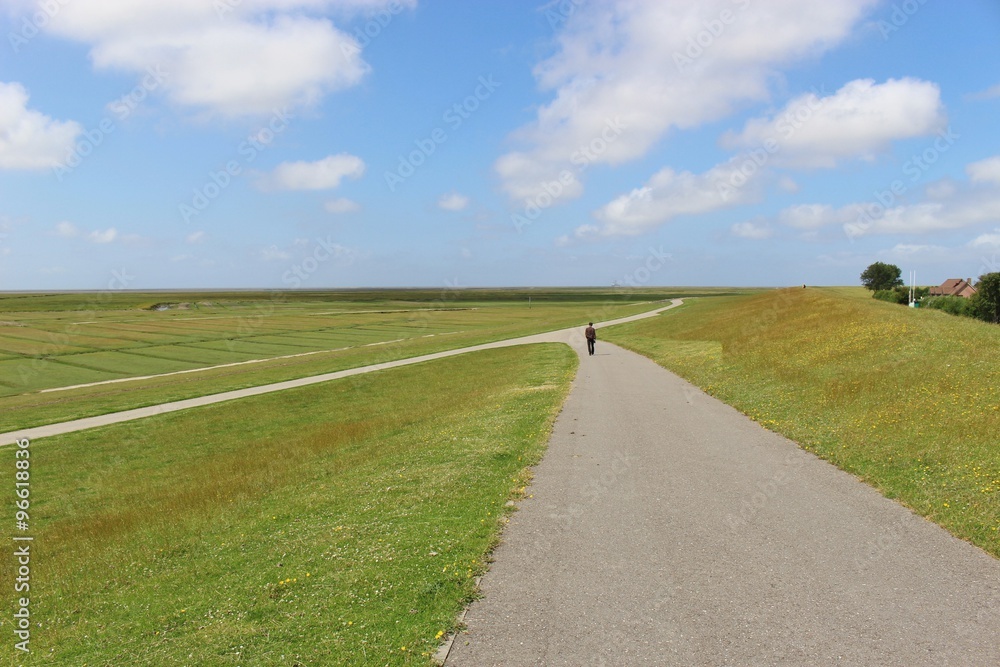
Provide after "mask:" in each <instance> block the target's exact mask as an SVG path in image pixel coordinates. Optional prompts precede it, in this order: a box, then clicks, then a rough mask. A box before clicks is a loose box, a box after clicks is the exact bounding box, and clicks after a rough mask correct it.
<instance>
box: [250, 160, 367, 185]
mask: <svg viewBox="0 0 1000 667" xmlns="http://www.w3.org/2000/svg"><path fill="white" fill-rule="evenodd" d="M364 173H365V163H364V161H363V160H362V159H361V158H359V157H357V156H356V155H348V154H347V153H339V154H337V155H330V156H328V157H325V158H323V159H322V160H317V161H316V162H305V161H298V162H282V163H281V164H279V165H278V166H277V167H275V169H274V171H272V172H271V173H270V174H268V175H267V176H265V177H264V178H262V179H260V181H258V186H259V187H260V188H261V189H264V190H330V189H333V188H336V187H338V186H339V185H340V182H341V181H342V180H343V179H344V178H360V177H361V176H362V175H363V174H364Z"/></svg>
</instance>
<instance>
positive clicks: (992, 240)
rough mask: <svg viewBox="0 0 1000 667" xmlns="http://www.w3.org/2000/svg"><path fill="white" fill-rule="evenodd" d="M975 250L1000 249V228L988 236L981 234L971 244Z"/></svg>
mask: <svg viewBox="0 0 1000 667" xmlns="http://www.w3.org/2000/svg"><path fill="white" fill-rule="evenodd" d="M969 245H970V246H972V247H973V248H985V249H994V248H1000V227H998V228H996V229H994V230H993V231H992V232H990V233H987V234H980V235H979V236H977V237H976V238H974V239H972V241H970V242H969Z"/></svg>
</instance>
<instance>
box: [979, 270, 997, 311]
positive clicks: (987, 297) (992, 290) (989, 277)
mask: <svg viewBox="0 0 1000 667" xmlns="http://www.w3.org/2000/svg"><path fill="white" fill-rule="evenodd" d="M973 298H974V299H975V302H976V311H977V312H976V314H977V315H978V316H979V317H980V318H981V319H984V320H986V321H987V322H994V323H1000V272H998V271H994V272H993V273H985V274H983V275H981V276H979V282H977V283H976V294H975V296H974V297H973Z"/></svg>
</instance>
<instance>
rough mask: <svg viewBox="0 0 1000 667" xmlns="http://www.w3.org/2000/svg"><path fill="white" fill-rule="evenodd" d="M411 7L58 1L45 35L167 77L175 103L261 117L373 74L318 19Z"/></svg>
mask: <svg viewBox="0 0 1000 667" xmlns="http://www.w3.org/2000/svg"><path fill="white" fill-rule="evenodd" d="M44 2H45V0H38V2H37V3H35V4H36V9H35V10H36V11H37V10H38V9H37V7H40V6H41V5H42V4H44ZM415 4H416V0H404V1H403V2H402V4H400V3H396V2H395V1H394V0H382V1H381V2H379V1H378V0H361V1H358V0H355V1H349V2H337V1H336V0H246V1H243V2H207V1H206V0H141V1H140V0H73V2H67V3H60V9H59V11H58V12H56V13H55V15H54V16H53V18H52V19H51V21H49V23H48V25H47V26H46V30H48V31H49V32H51V33H52V34H55V35H58V36H62V37H66V38H69V39H72V40H75V41H79V42H82V43H84V44H87V45H88V46H90V49H91V50H90V56H91V60H92V62H93V63H94V65H95V67H97V68H99V69H117V70H125V71H131V72H135V73H137V74H139V75H144V74H145V72H146V71H147V69H149V68H156V69H159V70H161V71H163V72H164V73H165V77H164V90H165V92H166V94H167V96H168V98H169V99H170V100H171V101H172V102H174V103H176V104H179V105H182V106H185V107H192V108H195V109H198V110H204V111H208V112H210V113H217V114H220V115H223V116H244V115H262V114H269V113H272V112H273V111H274V110H275V109H276V108H283V107H286V106H302V105H311V104H313V103H315V102H317V101H318V100H319V99H320V98H321V97H322V95H324V94H325V93H327V92H331V91H336V90H339V89H343V88H345V87H349V86H353V85H355V84H356V83H358V81H360V79H361V78H362V77H363V76H364V75H365V74H366V72H367V71H368V69H369V68H368V65H367V64H366V63H365V62H364V61H363V60H362V58H361V49H360V45H359V44H358V42H357V41H356V40H355V39H354V38H353V37H352V36H350V35H349V34H347V33H346V32H343V31H341V30H338V29H337V28H336V27H335V26H334V25H333V23H332V22H331V21H330V20H329V19H327V18H324V17H322V16H317V14H319V13H322V12H323V11H325V10H336V11H337V12H338V13H340V14H343V13H345V12H346V13H350V12H353V11H359V10H360V11H365V12H371V11H375V10H378V9H383V8H387V7H400V8H402V7H413V6H414V5H415Z"/></svg>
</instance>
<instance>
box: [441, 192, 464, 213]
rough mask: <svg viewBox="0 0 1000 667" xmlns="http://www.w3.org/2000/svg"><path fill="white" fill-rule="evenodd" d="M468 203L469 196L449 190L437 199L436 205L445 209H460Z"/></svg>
mask: <svg viewBox="0 0 1000 667" xmlns="http://www.w3.org/2000/svg"><path fill="white" fill-rule="evenodd" d="M468 205H469V198H468V197H466V196H465V195H460V194H459V193H457V192H449V193H448V194H446V195H441V198H440V199H438V207H439V208H443V209H444V210H446V211H461V210H462V209H464V208H465V207H466V206H468Z"/></svg>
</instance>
